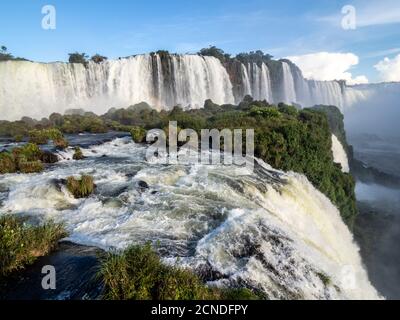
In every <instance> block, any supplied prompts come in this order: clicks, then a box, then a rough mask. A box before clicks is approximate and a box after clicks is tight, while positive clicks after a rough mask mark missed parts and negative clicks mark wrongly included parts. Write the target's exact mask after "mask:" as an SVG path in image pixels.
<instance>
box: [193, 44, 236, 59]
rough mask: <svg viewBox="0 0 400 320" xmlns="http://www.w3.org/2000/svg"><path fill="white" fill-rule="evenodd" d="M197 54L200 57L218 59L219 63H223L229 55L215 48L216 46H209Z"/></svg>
mask: <svg viewBox="0 0 400 320" xmlns="http://www.w3.org/2000/svg"><path fill="white" fill-rule="evenodd" d="M199 54H201V55H202V56H211V57H215V58H217V59H219V60H220V61H221V62H225V61H226V60H228V59H229V58H230V55H229V54H227V53H225V52H224V50H222V49H219V48H217V47H216V46H210V47H208V48H203V49H201V50H200V52H199Z"/></svg>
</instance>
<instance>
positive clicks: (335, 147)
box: [332, 134, 350, 173]
mask: <svg viewBox="0 0 400 320" xmlns="http://www.w3.org/2000/svg"><path fill="white" fill-rule="evenodd" d="M332 155H333V162H335V163H339V164H340V165H341V166H342V171H343V172H347V173H348V172H350V168H349V160H348V158H347V153H346V151H345V150H344V148H343V145H342V143H341V142H340V141H339V139H338V138H337V137H336V136H335V135H334V134H332Z"/></svg>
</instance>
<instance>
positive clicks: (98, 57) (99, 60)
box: [90, 53, 107, 63]
mask: <svg viewBox="0 0 400 320" xmlns="http://www.w3.org/2000/svg"><path fill="white" fill-rule="evenodd" d="M90 60H91V61H93V62H94V63H102V62H104V61H106V60H107V57H104V56H102V55H100V54H98V53H96V54H95V55H93V56H92V57H91V58H90Z"/></svg>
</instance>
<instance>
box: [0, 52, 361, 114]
mask: <svg viewBox="0 0 400 320" xmlns="http://www.w3.org/2000/svg"><path fill="white" fill-rule="evenodd" d="M245 95H251V96H252V97H253V98H255V99H257V100H264V99H265V100H267V101H268V102H270V103H278V102H286V103H298V104H300V105H302V106H304V107H307V106H312V105H315V104H327V105H335V106H338V107H339V108H341V109H342V110H343V108H345V106H348V105H351V104H353V103H355V102H357V101H359V100H362V99H364V98H366V96H367V94H366V93H365V90H364V91H363V90H358V89H357V88H351V87H346V85H345V84H344V83H343V82H339V81H313V80H306V79H304V77H303V75H302V74H301V71H300V69H298V68H297V67H296V66H295V65H294V64H293V63H291V62H290V61H287V60H282V61H275V60H271V61H266V62H259V61H257V62H251V63H250V62H249V63H242V62H240V61H238V60H234V61H231V62H225V63H222V62H221V61H220V60H218V59H217V58H214V57H211V56H201V55H176V54H166V53H160V54H155V53H153V54H145V55H137V56H132V57H128V58H121V59H118V60H109V61H104V62H102V63H94V62H89V63H88V64H87V66H85V65H83V64H68V63H60V62H56V63H48V64H45V63H36V62H29V61H7V62H0V112H1V118H2V119H8V120H16V119H20V118H21V117H22V116H29V117H34V118H41V117H44V116H48V115H49V114H51V113H52V112H60V113H64V112H65V111H66V110H67V109H71V108H83V109H85V110H88V111H93V112H95V113H97V114H101V113H104V112H106V111H107V110H108V109H109V108H111V107H127V106H129V105H133V104H136V103H139V102H142V101H145V102H147V103H149V104H150V105H151V106H153V107H155V108H158V109H161V108H170V107H173V106H175V105H181V106H183V107H190V108H200V107H202V106H203V104H204V101H205V100H206V99H211V100H213V101H214V102H216V103H218V104H230V103H238V102H240V101H241V100H242V99H243V97H244V96H245Z"/></svg>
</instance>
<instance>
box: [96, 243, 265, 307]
mask: <svg viewBox="0 0 400 320" xmlns="http://www.w3.org/2000/svg"><path fill="white" fill-rule="evenodd" d="M98 276H99V278H101V279H102V281H103V282H104V285H105V294H104V298H105V299H110V300H215V299H257V298H258V296H256V295H255V294H254V293H253V292H252V291H250V290H248V289H218V288H209V287H207V286H206V285H205V284H204V283H203V282H202V280H201V279H200V278H199V277H198V276H197V275H196V274H195V273H193V272H192V271H190V270H187V269H182V268H178V267H175V266H166V265H164V264H162V263H161V261H160V258H159V256H158V255H157V253H156V252H155V251H154V250H153V249H152V247H151V245H150V244H147V245H145V246H135V245H134V246H131V247H129V248H127V249H126V250H125V251H123V252H121V253H118V252H110V253H107V255H106V256H105V257H104V258H103V261H102V264H101V268H100V270H99V273H98Z"/></svg>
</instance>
